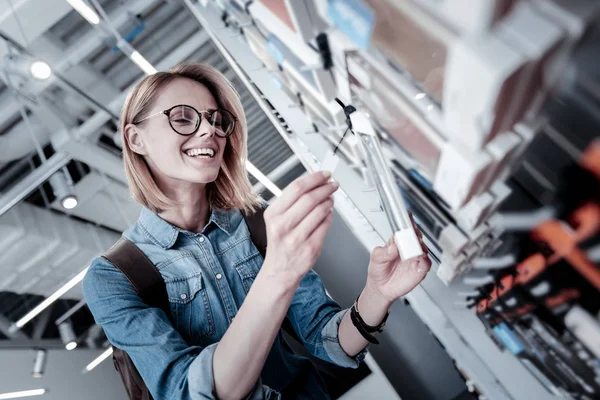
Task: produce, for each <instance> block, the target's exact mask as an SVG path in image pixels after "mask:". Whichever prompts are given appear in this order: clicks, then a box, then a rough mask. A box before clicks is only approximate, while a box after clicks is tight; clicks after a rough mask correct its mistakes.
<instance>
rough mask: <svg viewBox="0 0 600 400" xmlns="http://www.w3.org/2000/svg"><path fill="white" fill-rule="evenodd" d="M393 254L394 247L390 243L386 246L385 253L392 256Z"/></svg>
mask: <svg viewBox="0 0 600 400" xmlns="http://www.w3.org/2000/svg"><path fill="white" fill-rule="evenodd" d="M393 252H394V246H393V244H392V243H390V244H388V249H387V253H388V254H392V253H393Z"/></svg>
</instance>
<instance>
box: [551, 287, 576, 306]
mask: <svg viewBox="0 0 600 400" xmlns="http://www.w3.org/2000/svg"><path fill="white" fill-rule="evenodd" d="M580 296H581V293H580V292H579V290H577V289H575V288H568V289H563V290H561V291H560V292H559V293H558V294H557V295H556V296H552V297H548V298H547V299H546V306H547V307H548V308H555V307H558V306H560V305H562V304H565V303H566V302H568V301H570V300H574V299H578V298H579V297H580Z"/></svg>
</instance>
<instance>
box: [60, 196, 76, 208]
mask: <svg viewBox="0 0 600 400" xmlns="http://www.w3.org/2000/svg"><path fill="white" fill-rule="evenodd" d="M60 204H62V206H63V208H66V209H67V210H71V209H73V208H75V207H77V197H75V196H74V195H69V196H67V197H65V198H64V199H62V200H61V201H60Z"/></svg>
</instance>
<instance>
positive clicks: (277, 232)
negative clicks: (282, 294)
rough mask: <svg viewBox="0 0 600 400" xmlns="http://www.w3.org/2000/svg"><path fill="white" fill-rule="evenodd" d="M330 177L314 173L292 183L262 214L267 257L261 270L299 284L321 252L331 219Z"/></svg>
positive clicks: (335, 186)
mask: <svg viewBox="0 0 600 400" xmlns="http://www.w3.org/2000/svg"><path fill="white" fill-rule="evenodd" d="M329 178H331V174H330V173H328V172H323V171H320V172H315V173H312V174H310V175H307V176H304V177H301V178H298V179H296V180H295V181H294V182H292V183H291V184H290V185H289V186H288V187H287V188H286V189H285V190H284V191H283V193H282V194H281V196H280V197H279V198H278V199H276V200H275V201H274V202H273V203H272V204H271V205H270V206H269V207H268V208H267V209H266V211H265V224H266V226H267V240H268V247H267V254H266V257H265V262H264V265H263V268H262V269H263V271H265V272H268V273H269V274H273V276H275V277H276V278H278V279H282V280H283V282H284V283H287V284H289V285H298V284H299V283H300V281H301V280H302V278H303V277H304V275H306V273H308V271H310V270H311V268H312V267H313V265H314V263H315V261H316V260H317V257H319V254H320V253H321V249H322V247H323V240H324V239H325V234H326V233H327V231H328V230H329V226H330V225H331V221H332V219H333V198H332V195H333V193H334V192H335V191H336V190H337V189H338V187H339V185H338V184H337V182H329Z"/></svg>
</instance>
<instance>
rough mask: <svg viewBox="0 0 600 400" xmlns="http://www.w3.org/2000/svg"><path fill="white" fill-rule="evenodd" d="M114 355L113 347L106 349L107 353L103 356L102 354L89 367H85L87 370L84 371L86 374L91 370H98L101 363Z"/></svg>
mask: <svg viewBox="0 0 600 400" xmlns="http://www.w3.org/2000/svg"><path fill="white" fill-rule="evenodd" d="M112 353H113V348H112V346H111V347H109V348H108V349H106V351H105V352H103V353H102V354H100V355H99V356H98V357H97V358H96V359H95V360H94V361H92V362H91V363H89V364H88V365H87V367H85V370H84V371H83V372H84V373H85V372H90V371H91V370H93V369H94V368H96V367H97V366H98V365H100V363H101V362H102V361H104V360H106V359H107V358H108V357H110V355H111V354H112Z"/></svg>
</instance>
